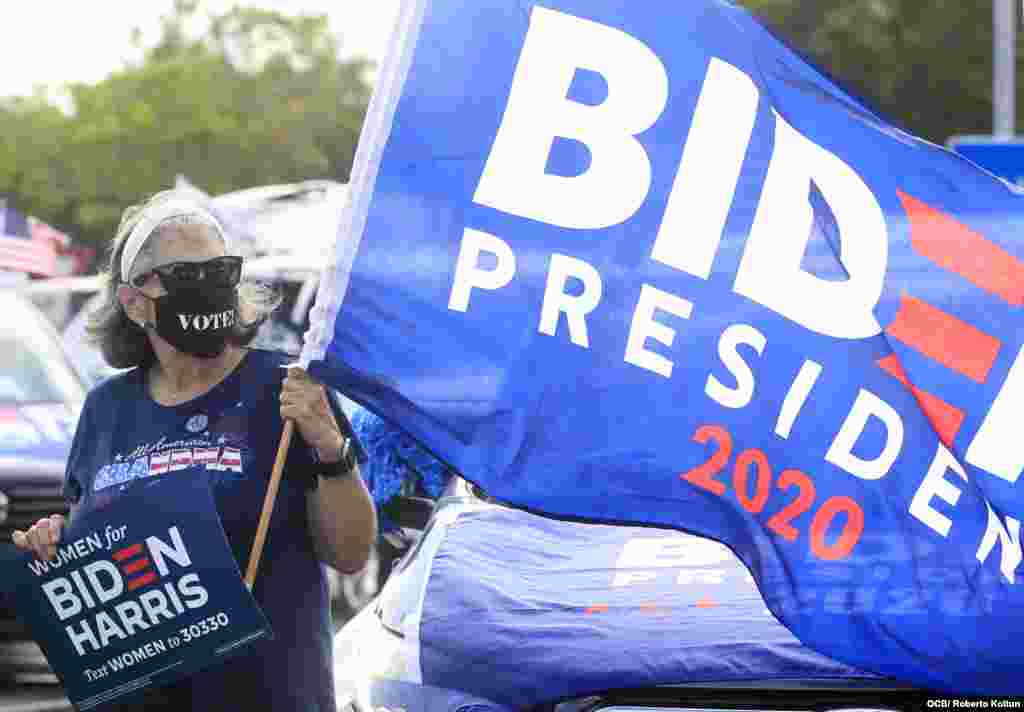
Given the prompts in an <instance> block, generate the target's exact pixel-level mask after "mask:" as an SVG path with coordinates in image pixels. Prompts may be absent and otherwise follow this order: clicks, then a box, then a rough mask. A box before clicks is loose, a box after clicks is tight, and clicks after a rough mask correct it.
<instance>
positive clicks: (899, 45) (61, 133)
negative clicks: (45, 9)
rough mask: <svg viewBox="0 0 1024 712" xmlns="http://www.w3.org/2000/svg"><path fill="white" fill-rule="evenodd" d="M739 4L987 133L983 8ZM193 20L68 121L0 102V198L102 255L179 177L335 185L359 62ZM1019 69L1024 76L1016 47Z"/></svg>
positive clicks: (279, 24)
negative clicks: (121, 227)
mask: <svg viewBox="0 0 1024 712" xmlns="http://www.w3.org/2000/svg"><path fill="white" fill-rule="evenodd" d="M740 2H741V4H743V5H744V6H746V7H748V8H750V9H752V10H753V11H755V12H756V13H758V14H759V15H760V16H762V17H763V18H765V19H766V20H767V21H768V22H769V24H770V25H771V26H773V27H774V28H775V29H776V30H777V31H778V32H779V33H780V34H781V35H782V36H783V37H785V38H787V39H789V40H790V42H791V43H792V44H793V45H794V46H796V47H797V48H798V49H800V50H802V51H805V52H807V53H808V54H809V55H810V56H811V57H812V58H813V59H815V60H816V61H817V62H818V63H819V64H820V65H821V66H823V67H824V68H826V69H827V70H828V71H829V72H831V73H832V74H833V75H834V76H835V77H837V78H838V79H839V80H840V81H842V82H843V83H844V84H845V85H846V86H848V87H850V88H851V89H853V90H854V91H855V92H857V93H859V94H861V95H862V96H864V97H865V98H866V99H867V100H868V101H869V102H871V103H872V104H873V105H874V106H875V108H877V109H878V110H879V111H881V112H882V113H883V114H884V115H886V116H888V117H890V118H892V119H893V120H895V121H896V122H897V123H898V124H900V125H901V126H902V127H904V128H906V129H907V130H909V131H911V132H912V133H914V134H917V135H919V136H921V137H923V138H927V139H930V140H932V141H935V142H940V143H941V142H943V141H945V140H946V139H947V138H948V137H949V136H950V135H952V134H955V133H989V132H990V131H991V85H992V56H991V55H992V52H991V41H992V10H991V3H990V2H980V3H975V2H963V0H740ZM198 12H199V3H198V2H197V1H196V0H178V1H177V2H176V3H175V11H174V13H173V14H172V15H171V16H169V17H166V18H164V19H163V30H162V34H161V37H160V38H159V40H158V41H157V42H156V44H154V45H153V46H151V47H149V48H145V51H144V52H143V53H142V59H141V61H139V62H138V63H137V64H136V65H134V66H129V67H127V68H125V69H123V70H121V71H118V72H116V73H114V74H111V75H110V76H109V77H108V78H107V79H105V80H104V81H102V82H99V83H98V84H95V85H77V86H73V87H72V88H71V91H72V96H73V99H74V104H75V109H76V111H75V113H74V115H73V116H65V115H63V114H62V113H61V112H60V111H59V110H58V109H57V108H55V107H54V106H53V105H52V104H51V103H49V102H48V101H47V100H46V98H45V96H44V95H43V94H42V93H40V94H39V95H38V96H34V97H31V98H21V99H8V100H0V194H8V195H11V196H12V197H13V198H14V201H15V204H16V205H18V206H19V207H21V208H22V209H23V210H25V211H26V212H31V213H33V214H36V215H38V216H39V217H41V218H43V219H44V220H47V221H48V222H51V223H52V224H54V225H55V226H57V227H59V228H61V229H63V230H65V231H67V232H69V233H70V234H74V235H76V236H77V237H78V238H79V239H82V240H85V241H91V242H105V241H106V240H107V239H109V237H110V236H111V235H112V233H113V231H114V229H115V227H116V224H117V220H118V217H119V215H120V212H121V210H122V208H123V207H124V206H125V205H127V204H130V203H132V202H135V201H137V200H138V199H140V198H142V197H143V196H145V195H146V194H149V193H152V192H155V191H158V190H161V189H164V188H167V187H169V186H170V185H171V183H172V181H173V180H174V176H175V175H177V174H179V173H180V174H184V175H186V176H188V178H189V179H190V180H191V181H192V182H193V183H195V184H196V185H198V186H200V187H202V188H203V189H205V190H207V191H208V192H210V193H214V194H217V193H222V192H227V191H230V190H235V189H240V188H245V187H249V186H254V185H260V184H265V183H274V182H285V181H293V180H303V179H308V178H333V179H337V180H347V178H348V174H349V170H350V168H351V163H352V159H353V155H354V152H355V146H356V142H357V140H358V135H359V127H360V125H361V123H362V119H363V114H364V112H365V108H366V104H367V101H368V99H369V92H370V90H369V87H368V85H367V84H366V82H365V81H364V80H363V75H364V72H365V70H366V66H365V64H364V63H362V62H340V61H339V60H338V59H337V57H338V47H337V43H336V41H335V39H334V37H333V36H332V35H331V34H330V32H329V31H328V26H327V19H326V18H325V17H323V16H298V17H288V16H285V15H282V14H280V13H277V12H273V11H269V10H260V9H252V8H243V9H238V8H236V9H234V10H232V11H230V12H228V13H226V14H224V15H220V16H216V17H212V18H210V23H209V27H208V30H207V31H206V32H205V34H203V35H202V36H199V37H194V36H192V35H190V34H189V32H188V31H187V29H188V28H189V27H190V26H191V25H190V23H191V22H192V21H193V20H195V19H196V17H197V13H198ZM132 36H133V37H134V38H135V39H136V41H137V40H138V37H139V35H138V33H133V35H132ZM1018 57H1019V59H1020V63H1019V68H1018V74H1019V75H1021V76H1024V46H1022V47H1021V48H1020V49H1019V50H1018ZM1018 84H1019V85H1021V84H1024V82H1018ZM1018 103H1019V104H1020V106H1021V107H1022V110H1021V112H1020V114H1021V115H1022V117H1024V93H1022V94H1021V95H1020V98H1019V101H1018Z"/></svg>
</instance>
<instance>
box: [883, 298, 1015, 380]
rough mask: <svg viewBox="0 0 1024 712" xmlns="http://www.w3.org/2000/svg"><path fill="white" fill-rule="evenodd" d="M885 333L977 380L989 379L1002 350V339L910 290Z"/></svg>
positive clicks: (901, 300)
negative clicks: (917, 296) (914, 295)
mask: <svg viewBox="0 0 1024 712" xmlns="http://www.w3.org/2000/svg"><path fill="white" fill-rule="evenodd" d="M885 333H886V334H888V335H889V336H892V337H893V338H896V339H899V340H900V341H902V342H903V343H904V344H906V345H907V346H911V347H913V348H914V349H916V350H918V351H920V352H921V353H923V354H924V355H925V356H927V357H928V358H930V359H932V360H934V361H938V362H939V363H941V364H942V365H943V366H945V367H946V368H948V369H951V370H953V371H956V372H958V373H962V374H963V375H965V376H967V377H968V378H970V379H971V380H972V381H975V382H976V383H984V382H985V378H986V377H988V372H989V370H990V369H991V368H992V364H993V363H995V360H996V355H997V354H998V353H999V346H1000V342H999V339H997V338H995V337H994V336H990V335H988V334H986V333H985V332H984V331H981V330H979V329H976V328H974V327H973V326H971V325H970V324H968V323H967V322H965V321H961V320H959V319H957V318H956V317H955V316H953V315H951V314H947V313H946V312H944V311H942V310H941V309H937V308H936V307H933V306H932V305H930V304H928V303H927V302H923V301H921V300H920V299H915V298H914V297H910V296H907V295H906V294H904V295H903V296H901V297H900V308H899V311H898V312H897V313H896V318H895V319H893V321H892V323H891V324H889V326H888V327H886V329H885Z"/></svg>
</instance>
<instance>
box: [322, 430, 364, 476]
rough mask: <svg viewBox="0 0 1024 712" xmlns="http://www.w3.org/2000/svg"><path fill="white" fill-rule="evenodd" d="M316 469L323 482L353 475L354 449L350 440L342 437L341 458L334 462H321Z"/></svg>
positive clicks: (354, 469)
mask: <svg viewBox="0 0 1024 712" xmlns="http://www.w3.org/2000/svg"><path fill="white" fill-rule="evenodd" d="M314 452H315V451H314ZM318 468H319V469H318V473H317V474H319V475H320V476H321V477H323V478H324V479H325V480H333V479H337V478H339V477H348V476H349V475H351V474H353V473H354V472H355V471H356V449H355V448H354V447H353V446H352V438H349V437H344V436H342V440H341V457H339V458H338V460H337V461H336V462H321V463H319V464H318Z"/></svg>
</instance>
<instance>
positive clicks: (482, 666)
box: [419, 509, 872, 707]
mask: <svg viewBox="0 0 1024 712" xmlns="http://www.w3.org/2000/svg"><path fill="white" fill-rule="evenodd" d="M419 638H420V662H421V666H422V671H423V682H424V684H427V685H434V686H437V687H443V688H450V689H458V690H463V691H465V692H469V693H471V694H474V695H478V696H480V697H483V698H486V699H489V700H493V701H495V702H499V703H503V704H506V705H509V706H514V707H522V706H526V705H530V704H535V703H539V702H543V701H546V700H553V699H558V698H562V697H568V696H574V695H582V694H586V693H588V692H592V691H598V690H602V689H608V688H622V687H636V686H645V685H658V684H678V683H688V682H717V681H750V680H772V679H780V678H800V679H807V678H869V677H872V676H871V675H869V674H868V673H864V672H861V671H858V670H856V669H854V668H851V667H849V666H847V665H844V664H842V663H839V662H836V661H833V660H831V659H829V658H826V657H824V656H822V655H819V654H817V653H815V652H813V651H811V650H809V649H807V648H806V647H804V646H803V645H801V644H800V643H799V642H798V641H797V639H796V638H795V637H794V636H793V635H792V634H791V633H790V632H789V631H788V630H786V628H784V627H783V626H782V625H781V624H780V623H779V622H778V621H777V620H776V619H775V618H774V616H772V615H771V613H769V611H768V610H767V608H765V605H764V601H763V600H762V599H761V596H760V594H759V593H758V590H757V587H756V586H755V584H754V583H753V580H752V578H751V577H750V574H749V572H748V571H747V569H746V567H745V566H744V565H743V564H742V563H741V562H740V561H739V559H737V558H736V556H735V555H734V554H732V552H731V551H729V550H728V549H727V548H725V547H724V546H722V545H720V544H718V543H717V542H713V541H711V540H708V539H702V538H700V537H696V536H692V535H690V534H685V533H682V532H673V531H665V530H659V529H653V528H638V527H616V526H605V525H597V524H580V523H575V522H566V521H559V520H552V519H547V518H544V517H540V516H536V515H533V514H529V513H526V512H522V511H518V510H507V509H488V510H484V511H475V512H466V513H463V514H462V515H461V516H460V517H459V518H458V519H457V520H456V521H455V523H454V524H452V525H451V526H450V528H449V530H448V532H447V535H446V536H445V538H444V540H443V541H442V543H441V545H440V548H439V549H438V551H437V553H436V555H435V557H434V560H433V564H432V567H431V571H430V576H429V579H428V582H427V588H426V598H425V601H424V606H423V614H422V619H421V622H420V633H419Z"/></svg>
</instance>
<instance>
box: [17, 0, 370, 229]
mask: <svg viewBox="0 0 1024 712" xmlns="http://www.w3.org/2000/svg"><path fill="white" fill-rule="evenodd" d="M197 13H198V3H197V2H194V1H186V0H178V2H176V4H175V9H174V12H173V13H172V14H171V15H170V16H168V17H165V18H163V21H162V33H161V36H160V38H159V39H158V41H157V42H156V43H155V44H154V45H153V46H152V47H149V48H145V49H144V52H143V54H142V59H141V60H140V61H139V62H137V63H136V64H134V65H129V66H127V67H125V68H124V69H122V70H119V71H116V72H114V73H112V74H111V75H109V76H108V77H107V78H106V79H105V80H103V81H101V82H99V83H97V84H91V85H90V84H76V85H72V86H71V87H70V90H71V95H72V98H73V101H74V107H75V109H74V114H73V115H71V116H64V115H62V114H61V113H60V111H59V110H57V109H56V108H55V107H53V106H52V105H50V104H49V103H47V102H46V101H45V99H43V98H41V97H36V98H33V99H31V100H29V99H20V100H13V101H8V102H6V103H3V104H0V193H6V194H8V195H11V196H12V197H13V198H14V201H15V203H16V204H17V205H19V206H20V207H21V208H22V209H23V210H26V211H29V212H34V213H35V214H37V215H39V217H41V218H43V219H44V220H47V221H48V222H53V224H54V225H56V226H57V227H60V228H61V229H64V230H66V231H68V232H70V233H72V234H77V235H78V236H79V237H81V238H84V239H85V240H88V241H94V242H103V241H105V240H107V239H109V238H110V236H111V235H112V234H113V232H114V230H115V229H116V226H117V222H118V219H119V217H120V213H121V211H122V210H123V208H124V207H125V206H126V205H128V204H131V203H133V202H137V201H138V200H140V199H142V198H143V197H145V196H146V195H148V194H151V193H154V192H157V191H159V190H163V189H166V188H168V187H170V186H171V184H172V182H173V180H174V176H175V175H177V174H184V175H187V176H188V177H189V179H190V180H191V181H192V182H193V183H195V184H196V185H198V186H200V187H202V188H203V189H204V190H206V191H207V192H209V193H211V194H218V193H224V192H228V191H231V190H236V189H240V188H245V187H250V186H254V185H261V184H266V183H278V182H291V181H299V180H306V179H310V178H332V179H336V180H342V181H344V180H347V179H348V174H349V171H350V169H351V163H352V159H353V156H354V153H355V145H356V142H357V140H358V132H359V127H360V126H361V124H362V118H363V114H364V112H365V108H366V104H367V101H368V99H369V95H370V89H369V86H368V85H367V83H366V82H365V80H364V79H363V75H364V73H365V69H366V64H365V63H364V62H362V61H348V62H342V61H339V59H338V45H337V42H336V40H335V39H334V37H333V36H332V35H331V34H330V32H329V29H328V25H327V19H326V17H324V16H303V15H300V16H296V17H289V16H285V15H282V14H281V13H277V12H272V11H267V10H258V9H249V8H246V9H239V8H235V9H233V10H231V11H230V12H228V13H226V14H223V15H219V16H213V17H210V18H209V22H208V26H207V29H206V30H205V32H203V33H202V34H200V35H199V36H190V35H189V32H188V31H187V28H188V27H189V26H190V25H192V24H195V23H194V22H193V20H195V19H197Z"/></svg>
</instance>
